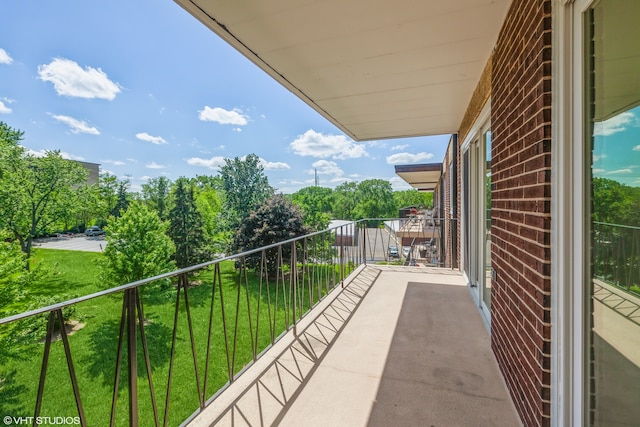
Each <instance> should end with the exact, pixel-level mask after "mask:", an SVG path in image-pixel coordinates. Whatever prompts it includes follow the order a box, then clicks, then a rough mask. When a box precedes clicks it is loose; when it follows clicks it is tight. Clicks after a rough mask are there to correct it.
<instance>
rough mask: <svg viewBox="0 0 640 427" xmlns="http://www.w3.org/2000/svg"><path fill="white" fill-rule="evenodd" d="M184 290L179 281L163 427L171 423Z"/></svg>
mask: <svg viewBox="0 0 640 427" xmlns="http://www.w3.org/2000/svg"><path fill="white" fill-rule="evenodd" d="M181 290H182V282H181V281H180V280H178V291H177V292H176V307H175V310H174V312H173V334H172V336H171V355H170V356H169V374H168V376H167V396H166V398H165V404H164V419H163V420H162V425H163V426H165V427H166V426H167V423H168V422H169V402H170V401H171V400H170V398H171V381H172V379H173V362H174V360H175V355H176V337H177V335H178V314H179V310H180V292H181Z"/></svg>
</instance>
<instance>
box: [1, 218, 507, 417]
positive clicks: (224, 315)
mask: <svg viewBox="0 0 640 427" xmlns="http://www.w3.org/2000/svg"><path fill="white" fill-rule="evenodd" d="M372 223H375V221H363V222H360V223H350V224H347V225H343V226H340V227H337V228H335V229H332V230H328V231H325V232H320V233H315V234H312V235H308V236H304V237H301V238H297V239H292V240H290V241H287V242H283V243H280V244H276V245H272V246H268V247H265V248H260V249H256V250H254V251H250V252H245V253H243V254H238V255H233V256H229V257H225V258H222V259H219V260H215V261H211V262H209V263H205V264H201V265H198V266H194V267H191V268H188V269H183V270H179V271H175V272H171V273H167V274H165V275H162V276H158V277H154V278H149V279H146V280H143V281H140V282H135V283H131V284H127V285H123V286H120V287H118V288H114V289H109V290H107V291H104V292H100V293H97V294H93V295H88V296H84V297H80V298H76V299H74V300H70V301H65V302H62V303H59V304H55V305H52V306H48V307H42V308H40V309H37V310H34V311H31V312H28V313H22V314H19V315H16V316H12V317H9V318H4V319H0V333H3V334H5V336H13V337H16V338H15V340H14V341H12V343H14V344H15V345H17V344H16V343H17V342H18V341H19V340H20V337H21V335H20V334H21V333H22V331H25V330H27V329H28V327H29V325H32V324H33V322H34V319H38V318H46V321H47V327H46V335H45V337H44V339H43V340H42V342H35V343H33V342H32V343H28V344H23V345H22V346H21V347H20V349H21V351H22V352H23V354H18V353H19V352H14V353H13V354H14V357H26V358H30V360H32V362H31V364H30V366H31V369H25V370H24V372H13V373H10V374H9V375H6V374H5V375H6V376H5V378H6V379H5V381H4V382H3V384H2V385H1V387H0V393H4V396H8V395H9V394H8V393H9V392H10V393H13V394H12V396H13V399H12V400H11V401H5V402H4V403H2V405H0V406H2V409H3V412H7V411H12V412H8V413H7V414H3V415H4V416H7V415H8V416H12V417H17V418H18V417H29V416H34V417H38V416H40V417H45V416H48V417H51V418H54V417H72V419H73V420H74V421H76V420H77V423H76V424H81V425H105V424H107V422H108V423H109V424H110V425H127V424H128V425H178V424H185V425H193V426H200V425H273V424H279V425H305V426H309V425H322V426H324V425H349V426H352V425H392V424H394V425H487V426H497V425H505V426H510V425H519V420H518V417H517V415H516V413H515V410H514V408H513V405H512V403H511V400H510V398H509V396H508V393H507V391H506V388H505V386H504V384H503V380H502V376H501V375H500V372H499V371H498V368H497V364H496V362H495V358H494V356H493V353H492V351H491V349H490V342H489V337H488V333H487V331H486V328H485V326H484V324H483V321H482V319H481V317H480V314H479V313H478V311H477V309H476V308H475V307H474V304H473V300H472V298H471V295H470V293H469V291H468V289H467V287H466V285H465V283H464V280H463V278H462V276H461V275H460V274H459V273H458V272H456V271H454V270H449V269H443V268H438V267H433V266H428V265H425V264H424V263H423V262H418V263H417V266H415V267H410V266H403V265H401V264H403V262H402V261H400V262H396V264H398V265H394V264H393V261H394V260H388V259H385V258H386V256H387V252H386V248H387V247H388V245H389V244H391V243H392V242H394V241H395V240H394V239H396V238H397V236H396V235H394V232H393V230H390V229H389V228H388V227H384V226H379V227H373V228H372V227H371V224H372ZM367 224H368V225H369V227H367ZM160 285H163V286H165V287H166V286H169V289H170V290H171V291H172V292H171V293H170V298H169V299H168V301H159V298H158V296H157V295H156V294H155V293H154V292H153V290H154V289H157V287H158V286H160ZM98 304H112V305H113V306H114V307H119V309H118V310H113V313H112V314H113V315H112V317H110V318H109V319H96V318H89V320H87V324H89V323H91V324H92V327H90V326H87V327H85V328H84V329H81V330H79V331H77V332H76V333H75V334H73V335H71V330H70V329H69V328H67V327H61V325H63V324H65V325H68V323H69V322H68V320H69V319H68V318H67V317H68V316H67V315H66V314H65V313H66V310H67V309H68V308H69V307H76V308H77V310H78V311H84V310H90V309H91V307H95V306H96V305H98ZM96 325H100V328H95V326H96ZM11 332H13V335H12V334H11ZM82 335H85V336H87V335H90V339H89V340H88V341H87V342H89V343H90V346H91V347H92V348H90V349H87V348H82V346H81V343H82V342H83V341H81V340H82V339H83V338H82ZM24 352H28V353H30V354H28V355H27V354H24ZM9 354H11V353H10V352H9ZM0 363H2V360H0ZM2 388H4V391H2V390H1V389H2ZM107 420H109V421H107Z"/></svg>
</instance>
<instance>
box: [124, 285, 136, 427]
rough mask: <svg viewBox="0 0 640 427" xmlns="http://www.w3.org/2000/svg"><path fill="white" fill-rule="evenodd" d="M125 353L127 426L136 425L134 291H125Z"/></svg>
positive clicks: (134, 426) (133, 426) (132, 426)
mask: <svg viewBox="0 0 640 427" xmlns="http://www.w3.org/2000/svg"><path fill="white" fill-rule="evenodd" d="M125 292H127V293H128V294H129V296H128V298H127V351H128V361H129V372H128V378H129V425H130V426H131V427H136V426H137V425H138V360H137V359H138V342H137V338H136V289H135V288H133V289H127V290H126V291H125Z"/></svg>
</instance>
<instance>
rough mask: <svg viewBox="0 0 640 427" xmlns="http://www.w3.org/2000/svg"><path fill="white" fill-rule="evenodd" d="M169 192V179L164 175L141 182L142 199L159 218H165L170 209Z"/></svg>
mask: <svg viewBox="0 0 640 427" xmlns="http://www.w3.org/2000/svg"><path fill="white" fill-rule="evenodd" d="M170 192H171V180H169V178H167V177H165V176H160V177H157V178H151V179H150V180H149V181H147V182H146V183H145V184H142V200H144V202H145V203H146V204H147V205H148V206H149V207H150V208H152V209H154V210H155V211H156V212H157V213H158V216H159V217H160V219H163V220H164V219H166V216H167V213H168V212H169V210H170V206H169V196H170Z"/></svg>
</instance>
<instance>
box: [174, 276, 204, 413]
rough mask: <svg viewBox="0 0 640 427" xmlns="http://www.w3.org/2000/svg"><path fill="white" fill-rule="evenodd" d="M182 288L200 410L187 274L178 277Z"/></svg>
mask: <svg viewBox="0 0 640 427" xmlns="http://www.w3.org/2000/svg"><path fill="white" fill-rule="evenodd" d="M179 280H182V283H183V285H182V287H183V288H184V307H185V309H186V312H187V325H188V327H189V340H190V341H191V355H192V356H193V369H194V372H195V376H196V389H197V392H198V400H199V403H200V409H204V395H203V394H202V390H201V387H200V371H199V370H198V357H197V354H196V339H195V335H194V333H193V321H192V320H191V306H190V305H189V276H188V273H184V274H182V275H180V279H179Z"/></svg>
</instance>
